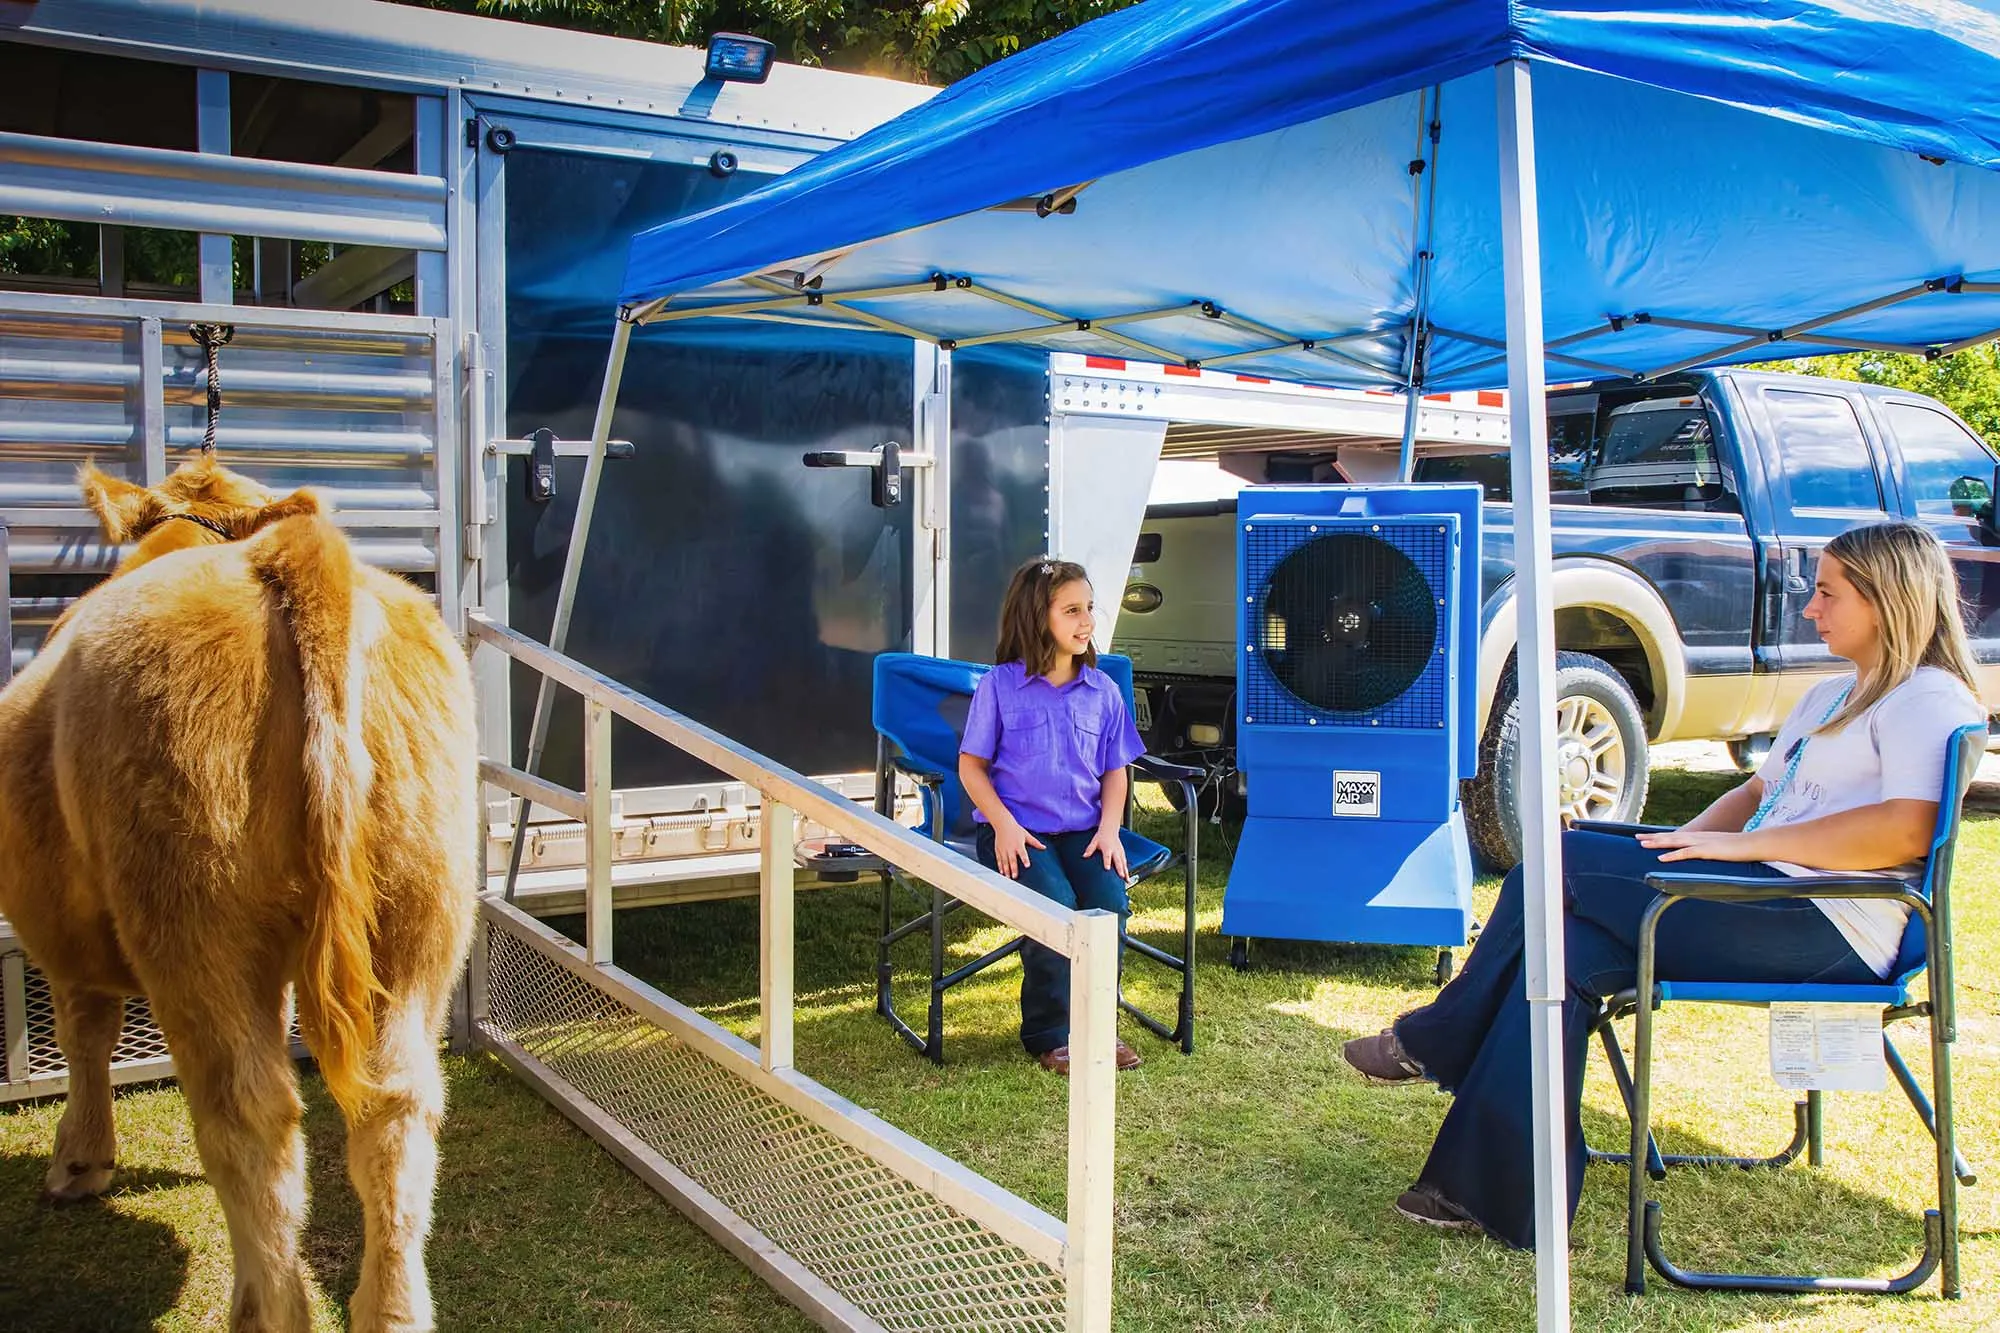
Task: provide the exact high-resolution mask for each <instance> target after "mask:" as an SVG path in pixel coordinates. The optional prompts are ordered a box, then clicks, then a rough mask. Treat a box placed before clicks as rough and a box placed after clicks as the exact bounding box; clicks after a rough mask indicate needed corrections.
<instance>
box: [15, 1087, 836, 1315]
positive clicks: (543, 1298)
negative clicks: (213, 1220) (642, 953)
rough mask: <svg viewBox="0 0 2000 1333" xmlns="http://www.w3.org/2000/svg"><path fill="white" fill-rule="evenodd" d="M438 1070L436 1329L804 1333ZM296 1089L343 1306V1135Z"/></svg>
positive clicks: (352, 1202)
mask: <svg viewBox="0 0 2000 1333" xmlns="http://www.w3.org/2000/svg"><path fill="white" fill-rule="evenodd" d="M445 1072H446V1080H447V1083H448V1085H449V1089H450V1093H449V1095H450V1102H449V1106H448V1109H447V1112H446V1115H445V1123H444V1132H443V1135H442V1137H441V1140H440V1142H439V1156H440V1163H439V1171H438V1189H437V1203H436V1214H435V1223H434V1225H433V1228H432V1232H431V1242H430V1245H429V1247H428V1249H427V1251H426V1253H427V1255H428V1258H429V1263H430V1275H431V1291H432V1297H433V1299H434V1300H435V1302H436V1304H437V1308H438V1312H439V1320H440V1323H441V1325H442V1326H443V1327H445V1328H450V1329H495V1330H514V1329H584V1328H588V1329H646V1330H669V1331H674V1333H679V1331H681V1330H685V1331H686V1333H696V1331H697V1330H699V1331H701V1333H710V1331H711V1330H715V1331H718V1333H766V1330H769V1331H770V1333H781V1331H782V1333H806V1331H807V1330H808V1329H809V1328H810V1325H809V1324H808V1323H807V1322H806V1321H805V1319H804V1318H803V1317H801V1316H800V1315H798V1314H797V1312H796V1311H794V1310H792V1309H791V1307H789V1306H787V1305H786V1304H785V1303H784V1301H783V1300H781V1299H780V1298H779V1297H778V1296H777V1294H776V1293H775V1292H773V1291H771V1290H770V1289H769V1288H768V1287H766V1286H764V1285H763V1284H762V1283H761V1282H759V1281H758V1280H757V1279H756V1278H755V1277H753V1276H751V1274H750V1272H749V1271H748V1270H747V1269H745V1268H743V1267H742V1266H741V1265H740V1264H738V1263H737V1262H736V1261H735V1259H733V1258H732V1257H730V1255H729V1254H728V1253H727V1252H725V1251H724V1250H723V1249H722V1248H721V1247H719V1246H717V1245H716V1244H714V1243H713V1242H712V1241H710V1240H709V1239H708V1237H707V1236H705V1235H703V1234H702V1233H701V1232H700V1231H699V1230H697V1229H696V1227H695V1226H694V1224H693V1223H691V1222H689V1221H688V1220H687V1219H686V1218H685V1217H683V1216H682V1215H681V1214H680V1213H678V1212H676V1211H675V1210H674V1209H673V1208H672V1206H670V1205H669V1204H668V1203H667V1202H666V1201H665V1200H663V1199H661V1198H660V1197H659V1196H658V1195H656V1194H654V1193H653V1192H652V1191H651V1190H649V1189H647V1188H645V1187H644V1186H642V1185H640V1184H638V1183H637V1182H636V1181H634V1180H633V1179H632V1177H631V1176H630V1175H629V1174H628V1173H627V1172H626V1171H625V1169H624V1168H623V1167H622V1166H620V1165H619V1164H618V1163H617V1162H616V1161H615V1160H613V1159H612V1158H611V1157H610V1156H608V1155H607V1154H605V1153H604V1152H602V1151H601V1150H600V1149H599V1148H598V1147H597V1145H596V1144H594V1143H592V1142H590V1141H589V1140H588V1139H586V1138H585V1137H584V1136H583V1135H582V1134H581V1133H580V1132H579V1131H578V1130H576V1129H575V1128H574V1127H572V1126H571V1125H570V1124H569V1122H568V1121H566V1120H564V1119H562V1118H561V1117H560V1116H558V1115H556V1114H554V1113H552V1112H551V1111H550V1109H549V1107H548V1106H547V1105H546V1104H545V1103H544V1102H543V1101H542V1100H541V1099H540V1098H539V1097H537V1096H536V1095H535V1094H534V1092H532V1091H531V1090H529V1089H528V1088H527V1087H526V1086H525V1085H524V1084H521V1083H519V1082H517V1081H516V1080H515V1079H514V1077H513V1076H512V1075H511V1074H510V1073H508V1072H507V1071H506V1070H505V1069H503V1068H502V1067H501V1066H500V1065H499V1064H498V1063H497V1062H496V1061H493V1060H491V1059H488V1058H485V1057H473V1058H465V1059H453V1060H448V1061H447V1062H446V1065H445ZM305 1091H306V1135H307V1148H306V1152H307V1161H308V1163H309V1165H308V1170H309V1172H310V1173H311V1178H312V1198H313V1209H312V1217H311V1220H310V1222H309V1223H308V1224H307V1228H306V1238H305V1253H306V1260H307V1263H308V1264H309V1265H310V1267H311V1269H312V1271H313V1274H314V1276H315V1277H316V1278H317V1279H318V1281H319V1283H320V1285H321V1287H322V1288H323V1289H324V1290H325V1292H326V1293H327V1294H328V1295H329V1296H330V1297H331V1298H333V1300H334V1301H336V1302H337V1303H338V1304H341V1305H343V1306H344V1305H345V1303H346V1301H347V1299H348V1298H349V1297H350V1296H351V1295H352V1294H353V1291H354V1286H355V1283H356V1282H357V1281H358V1280H359V1278H360V1266H361V1250H362V1219H361V1206H360V1202H359V1200H358V1199H357V1198H356V1196H355V1194H354V1191H353V1189H352V1187H351V1186H350V1185H349V1184H348V1181H347V1176H346V1134H347V1130H346V1125H345V1123H344V1122H343V1121H342V1120H341V1117H340V1113H339V1111H338V1110H337V1109H335V1107H334V1105H333V1103H332V1101H331V1099H330V1098H328V1097H327V1095H326V1091H325V1088H324V1086H323V1085H321V1084H320V1082H319V1080H317V1079H311V1080H308V1081H307V1085H306V1089H305ZM0 1327H5V1325H4V1323H0Z"/></svg>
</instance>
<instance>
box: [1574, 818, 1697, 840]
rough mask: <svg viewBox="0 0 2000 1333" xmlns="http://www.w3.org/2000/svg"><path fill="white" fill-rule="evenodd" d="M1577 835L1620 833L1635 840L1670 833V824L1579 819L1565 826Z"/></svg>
mask: <svg viewBox="0 0 2000 1333" xmlns="http://www.w3.org/2000/svg"><path fill="white" fill-rule="evenodd" d="M1567 827H1568V828H1569V829H1573V830H1575V831H1576V832H1578V833H1622V834H1624V835H1625V836H1626V837H1629V838H1636V837H1638V836H1639V835H1640V834H1642V833H1671V832H1672V831H1673V827H1674V826H1673V825H1672V824H1620V823H1618V822H1617V821H1616V820H1611V819H1579V820H1577V821H1575V822H1574V823H1572V824H1569V825H1567Z"/></svg>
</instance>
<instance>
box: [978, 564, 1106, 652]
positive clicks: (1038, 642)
mask: <svg viewBox="0 0 2000 1333" xmlns="http://www.w3.org/2000/svg"><path fill="white" fill-rule="evenodd" d="M1078 579H1081V580H1083V582H1084V583H1085V585H1088V584H1089V583H1090V575H1088V574H1086V573H1084V570H1083V566H1082V565H1079V564H1077V563H1076V562H1075V561H1074V560H1052V559H1048V558H1044V557H1037V558H1036V559H1033V560H1030V561H1029V562H1028V563H1027V564H1025V565H1022V566H1021V567H1020V568H1019V569H1017V570H1015V571H1014V578H1013V580H1012V581H1011V582H1010V583H1008V585H1007V596H1006V597H1005V599H1003V600H1002V601H1001V603H1000V647H999V649H998V651H996V652H995V653H994V655H993V660H994V661H996V662H1019V663H1020V664H1021V666H1022V668H1023V669H1024V670H1025V671H1026V672H1027V673H1028V674H1029V675H1031V676H1046V675H1048V674H1049V671H1050V669H1051V668H1053V667H1054V666H1055V664H1056V652H1057V648H1056V641H1055V640H1054V639H1053V638H1052V637H1050V635H1049V606H1050V605H1051V604H1052V603H1053V602H1054V601H1055V599H1056V590H1057V589H1058V588H1060V587H1062V586H1063V585H1064V584H1065V583H1074V582H1075V581H1076V580H1078ZM1077 660H1078V661H1079V662H1081V663H1082V664H1083V665H1084V666H1096V665H1097V645H1096V644H1091V645H1090V646H1089V647H1087V648H1085V649H1084V650H1083V651H1082V652H1081V653H1079V654H1077Z"/></svg>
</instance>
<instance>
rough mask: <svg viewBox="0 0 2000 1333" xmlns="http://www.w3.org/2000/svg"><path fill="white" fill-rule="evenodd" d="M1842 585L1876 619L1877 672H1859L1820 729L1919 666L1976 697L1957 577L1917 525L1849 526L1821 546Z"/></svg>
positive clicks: (1834, 727)
mask: <svg viewBox="0 0 2000 1333" xmlns="http://www.w3.org/2000/svg"><path fill="white" fill-rule="evenodd" d="M1826 553H1827V554H1828V555H1830V556H1832V557H1833V558H1834V559H1835V560H1838V561H1839V562H1840V568H1841V570H1842V571H1843V572H1844V573H1846V575H1847V581H1848V582H1849V583H1851V584H1853V585H1854V591H1856V592H1858V593H1860V594H1861V596H1862V598H1863V599H1864V600H1866V601H1867V603H1868V605H1870V606H1871V607H1873V608H1875V614H1876V615H1877V617H1879V618H1880V619H1881V622H1882V655H1881V657H1880V658H1879V659H1878V660H1877V662H1876V666H1875V669H1874V670H1873V671H1871V672H1868V673H1866V674H1865V675H1864V674H1862V673H1859V672H1857V673H1856V675H1857V679H1856V680H1855V683H1854V692H1853V693H1852V694H1850V695H1848V696H1847V702H1846V703H1844V704H1842V705H1841V708H1840V711H1839V712H1837V713H1835V714H1834V715H1833V716H1832V717H1830V718H1828V719H1827V720H1826V725H1825V726H1823V727H1821V728H1819V730H1820V731H1822V732H1829V731H1839V730H1840V729H1841V728H1842V727H1844V726H1846V725H1847V724H1848V723H1849V722H1851V721H1853V720H1854V719H1855V718H1857V717H1860V716H1861V715H1862V714H1863V713H1865V712H1867V711H1868V710H1869V709H1870V708H1873V707H1874V706H1875V705H1876V704H1877V703H1878V702H1880V701H1881V699H1882V696H1883V695H1885V694H1887V693H1889V691H1891V690H1893V689H1895V688H1896V687H1897V686H1898V685H1901V684H1902V683H1903V682H1904V681H1906V680H1908V679H1909V678H1910V676H1911V675H1912V674H1913V673H1914V672H1915V671H1916V669H1917V668H1918V667H1927V666H1930V667H1938V668H1940V669H1942V670H1945V671H1949V672H1950V673H1951V674H1952V675H1954V676H1957V677H1958V678H1959V679H1960V680H1962V681H1964V682H1965V688H1966V689H1968V690H1971V691H1972V697H1973V698H1975V699H1976V698H1978V697H1979V684H1978V680H1977V678H1976V677H1975V676H1974V674H1973V665H1972V649H1971V648H1970V647H1969V646H1968V645H1967V644H1966V641H1965V621H1964V619H1963V613H1962V612H1961V611H1960V609H1959V601H1958V576H1957V575H1956V574H1955V573H1953V571H1952V567H1951V556H1950V555H1948V554H1946V552H1945V549H1944V543H1942V542H1940V541H1939V540H1938V539H1937V537H1936V536H1935V535H1934V534H1933V533H1932V532H1931V530H1930V529H1929V528H1924V527H1919V526H1917V525H1916V524H1915V523H1903V522H1894V521H1892V522H1888V523H1871V524H1869V525H1868V526H1867V527H1862V528H1849V529H1848V530H1847V531H1846V532H1843V533H1841V534H1840V535H1839V536H1838V537H1835V538H1834V539H1833V540H1832V541H1830V542H1828V543H1827V544H1826Z"/></svg>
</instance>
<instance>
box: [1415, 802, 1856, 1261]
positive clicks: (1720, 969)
mask: <svg viewBox="0 0 2000 1333" xmlns="http://www.w3.org/2000/svg"><path fill="white" fill-rule="evenodd" d="M1562 848H1563V888H1564V903H1563V909H1564V910H1563V945H1564V962H1565V968H1566V972H1567V975H1568V990H1567V993H1566V995H1565V997H1564V999H1563V1007H1562V1009H1563V1022H1562V1033H1563V1072H1564V1074H1565V1076H1566V1077H1567V1079H1568V1088H1567V1089H1566V1091H1567V1104H1568V1116H1567V1120H1568V1127H1567V1135H1568V1139H1567V1143H1568V1155H1569V1171H1568V1176H1569V1208H1570V1215H1571V1216H1575V1214H1576V1201H1577V1196H1578V1194H1579V1193H1580V1192H1581V1190H1582V1185H1583V1164H1584V1150H1583V1130H1582V1128H1581V1127H1580V1125H1579V1124H1578V1120H1577V1108H1578V1106H1579V1104H1580V1103H1581V1101H1582V1099H1583V1066H1584V1060H1585V1058H1586V1057H1587V1056H1588V1054H1589V1042H1590V1034H1591V1031H1592V1030H1593V1028H1594V1027H1595V1025H1596V1022H1597V1019H1598V1016H1599V1015H1600V1014H1602V1013H1603V1010H1604V1001H1605V1000H1606V999H1608V998H1609V997H1610V996H1613V995H1615V994H1617V993H1618V992H1619V991H1621V990H1629V989H1630V988H1631V987H1632V986H1633V985H1635V984H1636V983H1637V980H1638V966H1639V961H1638V960H1639V953H1638V939H1639V921H1640V918H1641V917H1642V916H1644V914H1645V911H1646V908H1647V907H1648V906H1649V905H1650V904H1651V903H1652V901H1653V899H1654V898H1655V897H1657V896H1658V895H1656V894H1655V893H1654V892H1653V891H1652V890H1651V889H1649V888H1647V887H1646V876H1647V875H1648V874H1649V873H1652V872H1655V871H1660V870H1666V871H1674V872H1685V873H1690V874H1724V875H1754V876H1760V877H1769V878H1773V879H1778V878H1783V872H1782V871H1779V870H1776V869H1773V868H1772V867H1770V866H1768V865H1763V864H1760V863H1752V864H1735V863H1724V862H1719V861H1673V862H1668V863H1666V864H1664V865H1662V864H1661V862H1660V859H1659V855H1660V854H1659V853H1658V852H1653V851H1648V850H1647V849H1646V848H1644V847H1641V846H1640V845H1639V844H1638V842H1637V841H1636V840H1635V839H1632V838H1629V837H1623V836H1620V835H1616V834H1609V833H1589V832H1569V833H1565V834H1563V844H1562ZM1522 949H1523V925H1522V919H1521V871H1520V869H1519V868H1518V867H1517V868H1516V869H1514V870H1513V871H1511V872H1510V873H1509V874H1508V876H1507V878H1506V880H1505V881H1504V883H1503V884H1502V886H1501V889H1500V901H1499V902H1498V903H1497V904H1496V905H1495V906H1494V908H1493V915H1492V916H1491V917H1490V918H1488V920H1487V922H1486V927H1485V929H1484V930H1483V931H1482V932H1481V933H1480V936H1479V942H1478V943H1477V944H1475V945H1474V946H1473V949H1472V954H1471V956H1470V957H1469V958H1467V959H1466V962H1465V968H1464V970H1463V971H1461V972H1460V973H1459V974H1458V977H1457V979H1456V980H1454V981H1453V982H1452V983H1451V984H1450V985H1449V986H1446V987H1445V988H1444V989H1443V990H1442V991H1440V992H1438V997H1437V999H1435V1000H1433V1001H1431V1003H1429V1004H1427V1005H1425V1006H1424V1007H1423V1008H1421V1009H1418V1010H1416V1011H1414V1012H1412V1013H1408V1014H1405V1015H1403V1017H1401V1018H1399V1019H1397V1020H1396V1037H1397V1039H1398V1040H1399V1041H1401V1042H1402V1044H1403V1049H1404V1051H1405V1052H1407V1053H1408V1054H1409V1056H1410V1058H1411V1059H1412V1060H1415V1061H1416V1062H1417V1063H1418V1064H1419V1065H1421V1066H1423V1069H1424V1072H1425V1074H1426V1075H1428V1076H1429V1077H1431V1078H1433V1079H1435V1080H1436V1081H1437V1082H1438V1084H1439V1085H1440V1086H1441V1087H1443V1088H1444V1089H1445V1090H1446V1091H1449V1092H1452V1093H1455V1094H1456V1096H1455V1098H1454V1100H1453V1101H1452V1104H1451V1110H1450V1111H1449V1112H1448V1113H1447V1114H1446V1115H1445V1118H1444V1124H1443V1126H1442V1127H1440V1128H1439V1130H1438V1136H1437V1141H1436V1142H1435V1143H1434V1144H1433V1145H1432V1146H1431V1155H1430V1160H1429V1161H1427V1162H1426V1163H1425V1164H1424V1169H1423V1174H1422V1175H1421V1176H1419V1177H1418V1184H1419V1185H1420V1186H1425V1187H1428V1188H1429V1189H1430V1190H1431V1191H1433V1192H1435V1193H1436V1194H1439V1195H1442V1196H1443V1197H1444V1198H1445V1199H1447V1200H1449V1201H1450V1202H1452V1203H1453V1204H1456V1205H1457V1206H1458V1207H1459V1208H1460V1209H1461V1210H1463V1211H1464V1212H1465V1213H1467V1214H1468V1215H1470V1216H1471V1217H1472V1218H1473V1219H1474V1220H1476V1221H1477V1222H1478V1223H1479V1224H1480V1225H1481V1226H1482V1227H1484V1228H1485V1229H1486V1230H1487V1231H1488V1232H1490V1233H1492V1234H1493V1235H1494V1236H1497V1237H1499V1238H1500V1239H1501V1240H1503V1241H1506V1242H1507V1243H1508V1244H1510V1245H1514V1246H1518V1247H1521V1248H1524V1249H1525V1248H1529V1247H1531V1246H1532V1245H1533V1244H1534V1241H1535V1223H1534V1197H1535V1179H1534V1159H1535V1154H1534V1139H1533V1129H1532V1126H1533V1116H1534V1111H1533V1101H1532V1086H1533V1084H1532V1078H1533V1073H1532V1071H1531V1070H1530V1069H1529V1068H1528V1026H1529V1019H1528V1001H1527V995H1526V991H1525V989H1524V984H1523V980H1522V970H1521V960H1522ZM1655 957H1656V959H1657V966H1658V968H1659V975H1660V976H1662V977H1669V978H1677V979H1680V980H1685V981H1781V982H1806V981H1822V982H1835V983H1840V982H1857V983H1867V982H1872V981H1875V980H1877V978H1876V976H1875V974H1874V972H1873V971H1872V970H1871V969H1870V968H1869V967H1868V965H1867V964H1866V963H1864V962H1862V961H1861V959H1860V958H1859V957H1858V956H1856V954H1855V952H1854V950H1853V949H1852V948H1850V947H1849V946H1848V943H1847V939H1846V937H1845V936H1843V935H1842V934H1841V933H1840V931H1839V929H1838V928H1837V927H1836V926H1835V925H1834V924H1833V922H1832V921H1830V920H1828V919H1827V917H1826V914H1825V913H1823V912H1821V911H1820V910H1819V908H1817V907H1815V906H1813V904H1812V903H1811V902H1809V901H1808V900H1806V899H1804V898H1788V899H1783V900H1780V901H1778V902H1766V903H1711V902H1700V901H1696V900H1693V899H1689V900H1687V901H1684V902H1681V903H1679V904H1677V905H1676V906H1675V907H1674V908H1673V909H1672V910H1671V911H1669V912H1668V913H1667V914H1666V915H1665V916H1663V917H1661V918H1660V927H1659V933H1658V935H1657V937H1656V945H1655Z"/></svg>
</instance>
